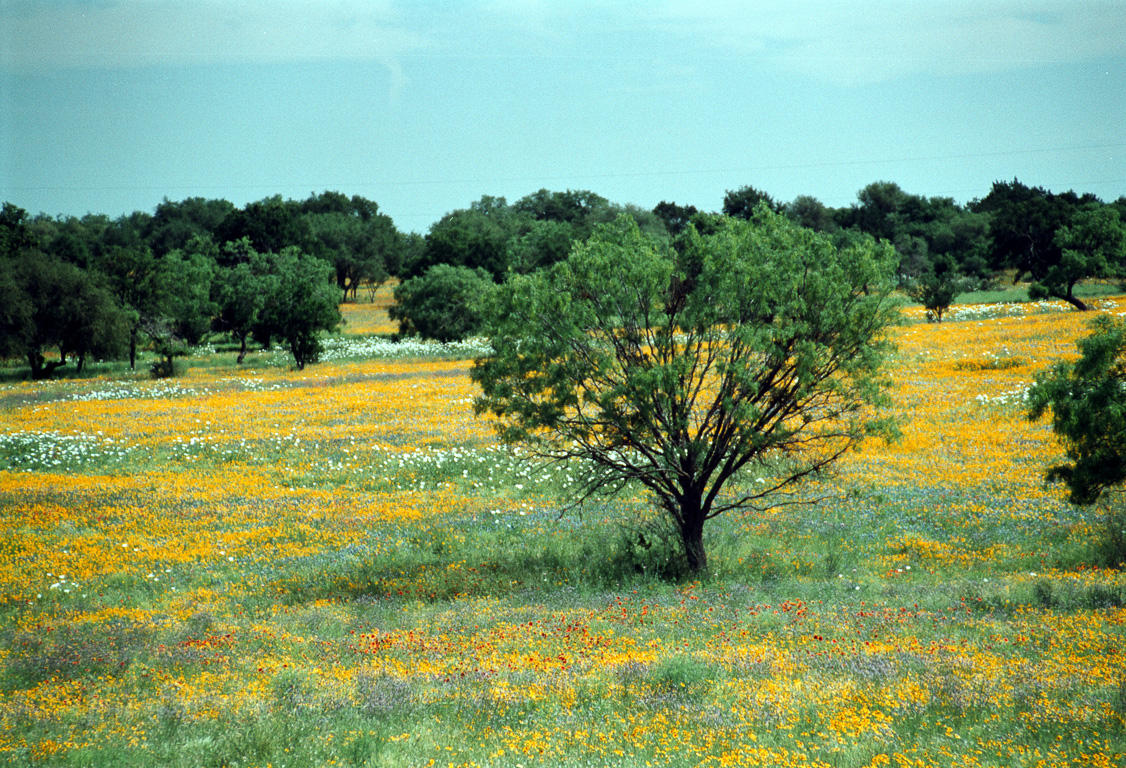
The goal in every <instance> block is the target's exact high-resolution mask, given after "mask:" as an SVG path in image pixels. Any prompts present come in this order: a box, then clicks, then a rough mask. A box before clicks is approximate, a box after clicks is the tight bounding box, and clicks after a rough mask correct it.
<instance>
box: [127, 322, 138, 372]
mask: <svg viewBox="0 0 1126 768" xmlns="http://www.w3.org/2000/svg"><path fill="white" fill-rule="evenodd" d="M129 370H131V371H135V370H137V329H136V328H134V329H133V330H132V331H130V333H129Z"/></svg>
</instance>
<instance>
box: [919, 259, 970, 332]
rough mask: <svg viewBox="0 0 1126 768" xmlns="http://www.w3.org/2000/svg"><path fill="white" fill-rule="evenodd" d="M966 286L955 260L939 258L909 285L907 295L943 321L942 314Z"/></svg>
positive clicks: (935, 318)
mask: <svg viewBox="0 0 1126 768" xmlns="http://www.w3.org/2000/svg"><path fill="white" fill-rule="evenodd" d="M964 288H965V281H964V280H963V279H962V278H961V277H960V276H959V275H958V273H957V272H955V271H954V263H953V261H952V260H950V259H949V258H938V259H935V262H934V264H932V265H931V268H930V270H929V271H928V272H927V273H926V274H924V275H923V276H922V277H920V278H918V279H917V280H915V281H913V282H912V283H911V284H910V285H909V286H907V296H908V297H910V299H911V300H912V301H917V302H918V303H920V304H922V305H923V308H924V309H926V310H927V314H928V315H929V316H930V317H933V318H934V320H935V322H938V323H941V322H942V316H943V315H945V314H946V310H948V309H950V305H951V304H953V303H954V299H956V298H958V294H960V293H961V292H962V291H963V290H964Z"/></svg>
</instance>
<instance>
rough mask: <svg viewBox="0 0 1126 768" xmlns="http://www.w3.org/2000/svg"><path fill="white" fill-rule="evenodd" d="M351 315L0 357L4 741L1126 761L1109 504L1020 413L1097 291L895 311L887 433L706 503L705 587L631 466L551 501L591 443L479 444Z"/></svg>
mask: <svg viewBox="0 0 1126 768" xmlns="http://www.w3.org/2000/svg"><path fill="white" fill-rule="evenodd" d="M1104 301H1105V304H1103V305H1101V306H1103V308H1104V309H1105V310H1107V311H1115V312H1122V311H1126V304H1124V303H1123V302H1122V301H1121V300H1120V299H1116V300H1104ZM347 311H348V313H349V320H350V322H349V326H347V330H348V331H349V333H348V334H347V335H346V336H344V337H343V338H342V339H341V340H340V341H339V342H338V349H337V351H338V354H337V355H336V356H330V357H329V359H327V360H326V361H325V362H322V363H320V364H317V365H315V366H311V367H309V368H307V369H306V370H305V371H303V372H300V373H299V372H296V371H293V370H291V366H290V365H289V364H288V363H287V362H286V361H285V358H284V355H281V354H280V353H256V354H255V355H254V356H252V357H251V358H250V359H249V361H250V362H249V364H248V365H244V366H243V367H238V366H236V365H235V364H234V362H233V352H232V351H229V350H224V351H219V352H217V353H215V354H214V355H208V356H206V357H192V358H188V359H186V360H184V361H182V362H183V371H184V372H183V374H182V376H180V377H179V378H177V379H175V380H172V381H162V382H154V381H151V380H148V379H147V378H145V377H143V376H130V375H128V374H126V373H125V372H124V371H122V370H118V369H110V370H107V371H96V372H94V373H95V374H96V375H93V376H90V377H87V378H82V379H77V378H76V379H63V380H59V381H54V382H45V383H44V382H40V383H34V384H33V383H30V382H24V381H18V380H17V379H18V373H17V372H16V371H15V369H9V370H7V371H4V372H2V373H4V374H5V375H8V376H9V378H7V379H3V381H4V382H5V383H3V384H0V412H2V413H3V419H2V422H0V526H2V527H3V530H2V531H0V722H2V723H3V726H2V728H0V760H6V761H7V762H9V763H10V764H15V765H47V766H115V767H116V766H151V765H162V766H164V765H167V766H193V767H194V766H235V765H238V766H283V765H284V766H314V765H315V766H321V765H372V766H426V765H440V766H449V765H454V766H516V765H522V766H532V765H551V766H555V765H563V766H639V767H640V766H659V765H669V766H680V765H686V764H690V765H778V766H817V767H818V768H823V767H825V766H855V767H856V768H861V767H867V766H883V765H887V766H964V765H1006V766H1010V765H1018V766H1019V765H1030V766H1031V765H1046V766H1088V765H1094V766H1099V765H1104V766H1114V765H1121V764H1123V762H1124V760H1126V673H1124V671H1123V670H1124V668H1126V665H1124V664H1123V662H1122V648H1123V647H1126V630H1124V629H1123V627H1124V626H1126V625H1124V620H1126V609H1124V608H1123V605H1124V604H1126V577H1124V576H1123V574H1122V573H1121V572H1119V571H1113V570H1108V569H1106V568H1105V567H1103V566H1102V565H1099V566H1098V567H1096V564H1098V563H1101V562H1105V561H1104V560H1101V558H1104V557H1106V556H1107V555H1106V552H1105V541H1104V540H1103V537H1102V532H1103V531H1104V530H1105V528H1104V526H1105V524H1106V520H1107V519H1108V518H1107V513H1106V511H1104V510H1099V509H1093V510H1085V509H1077V508H1074V507H1071V506H1069V505H1067V504H1066V503H1064V501H1063V500H1062V494H1061V493H1059V492H1058V491H1056V490H1054V489H1046V488H1044V487H1043V485H1042V483H1041V476H1042V472H1043V469H1044V467H1046V466H1048V465H1049V464H1050V463H1052V462H1053V461H1058V459H1059V448H1058V446H1057V445H1056V444H1055V443H1054V441H1053V440H1052V437H1051V434H1050V431H1049V430H1048V427H1047V425H1046V424H1044V423H1039V424H1030V423H1028V422H1027V421H1026V420H1025V419H1024V418H1023V414H1022V411H1021V406H1020V399H1021V396H1022V392H1023V389H1024V387H1026V386H1027V385H1028V383H1029V382H1030V381H1031V380H1032V377H1033V376H1034V375H1035V373H1036V371H1038V370H1040V369H1042V368H1043V367H1044V366H1046V365H1048V364H1050V362H1051V361H1052V360H1054V359H1055V358H1056V357H1058V356H1059V355H1063V354H1074V351H1075V346H1074V342H1075V339H1076V338H1078V337H1079V336H1080V335H1081V334H1082V333H1084V332H1085V325H1084V322H1085V320H1086V318H1085V317H1082V316H1080V315H1079V314H1078V313H1070V312H1062V311H1041V310H1037V311H1026V312H1020V313H997V314H994V315H990V314H988V313H979V314H975V315H969V316H966V317H965V318H963V319H962V320H961V321H958V320H957V318H955V320H954V321H953V322H944V323H942V324H941V325H928V324H914V325H906V326H904V327H902V328H900V329H898V330H897V337H898V338H897V340H898V343H899V345H900V358H899V362H898V363H897V366H896V369H895V371H894V380H895V396H896V401H897V408H898V409H899V411H900V416H901V419H902V422H903V439H902V440H901V441H900V442H899V443H897V444H894V445H891V446H887V445H884V444H882V443H873V444H872V445H870V446H866V448H865V450H864V451H863V452H861V453H859V454H856V455H854V456H851V457H849V458H848V460H847V461H845V462H843V463H842V464H841V466H840V467H839V472H838V474H837V475H836V476H835V477H833V478H828V479H825V480H822V481H820V483H821V484H820V485H819V486H816V487H811V488H810V489H809V490H810V493H812V494H817V495H823V494H825V493H829V494H830V495H831V497H832V498H831V499H830V500H829V501H827V502H824V503H822V504H820V505H818V506H815V507H808V508H789V507H786V508H775V509H770V510H765V511H762V512H758V513H753V514H748V515H746V516H739V515H733V516H727V517H724V518H718V519H717V520H714V521H712V523H711V524H710V527H709V529H708V531H707V533H706V536H707V544H708V547H709V558H710V562H711V565H712V571H711V573H710V575H709V577H708V578H707V579H706V580H703V581H693V580H691V579H689V578H687V577H685V576H684V574H683V573H681V572H680V571H679V570H678V568H677V560H676V559H675V557H674V556H673V555H674V554H675V550H674V549H673V548H672V547H670V546H669V545H668V543H667V541H666V539H665V537H664V535H663V534H662V528H661V521H660V520H659V519H654V518H653V517H652V513H651V511H650V508H649V507H648V505H647V504H646V501H645V499H644V498H642V497H640V496H634V495H629V494H627V495H625V496H623V497H621V498H617V499H612V500H604V501H599V502H597V503H593V504H590V505H588V506H587V507H586V508H585V509H584V510H583V512H582V515H581V517H580V516H578V515H575V514H568V515H565V516H563V517H560V514H559V510H560V509H561V508H562V507H563V506H564V505H565V504H566V503H567V502H568V501H569V500H570V498H571V493H572V489H573V488H574V486H575V479H576V478H577V477H579V476H580V475H581V473H582V471H583V468H582V467H581V466H578V465H575V466H568V467H543V466H539V465H537V464H535V463H534V462H531V461H529V460H528V458H527V457H526V456H523V455H521V454H519V453H514V452H511V451H507V450H505V449H503V448H501V447H499V446H497V445H496V444H495V441H494V438H493V437H492V435H491V432H490V430H489V428H488V424H487V423H482V422H481V421H480V420H479V419H477V418H476V417H475V416H474V415H473V414H472V407H471V402H470V401H471V398H472V396H473V394H474V393H473V389H472V386H471V384H470V382H469V379H468V366H469V362H468V357H469V356H471V355H470V353H469V350H465V349H463V350H457V349H449V348H437V347H425V348H424V347H403V348H400V349H399V352H400V355H401V356H398V357H396V356H395V355H394V354H393V350H389V349H388V348H387V346H386V345H385V342H382V341H381V340H380V337H379V334H380V333H382V332H383V331H381V330H379V329H380V328H382V325H381V324H383V323H385V306H382V305H380V304H379V303H378V302H377V303H376V304H375V305H369V304H357V305H349V307H348V308H347ZM908 311H910V310H908ZM381 313H382V314H381ZM1118 519H1121V517H1119V518H1118Z"/></svg>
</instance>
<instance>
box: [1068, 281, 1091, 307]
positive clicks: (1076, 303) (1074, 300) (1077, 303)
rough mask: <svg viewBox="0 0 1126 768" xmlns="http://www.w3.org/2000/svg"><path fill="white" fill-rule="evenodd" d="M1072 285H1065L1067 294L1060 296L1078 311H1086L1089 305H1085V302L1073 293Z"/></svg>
mask: <svg viewBox="0 0 1126 768" xmlns="http://www.w3.org/2000/svg"><path fill="white" fill-rule="evenodd" d="M1074 287H1075V286H1074V284H1073V285H1069V286H1067V295H1066V296H1062V297H1061V298H1062V299H1063V300H1064V301H1066V302H1067V303H1068V304H1070V305H1071V306H1073V307H1075V308H1076V309H1078V310H1079V311H1080V312H1086V311H1087V310H1088V309H1090V307H1089V306H1087V304H1086V302H1084V301H1083V300H1082V299H1080V298H1079V297H1078V296H1076V295H1075V294H1074V293H1073V290H1074Z"/></svg>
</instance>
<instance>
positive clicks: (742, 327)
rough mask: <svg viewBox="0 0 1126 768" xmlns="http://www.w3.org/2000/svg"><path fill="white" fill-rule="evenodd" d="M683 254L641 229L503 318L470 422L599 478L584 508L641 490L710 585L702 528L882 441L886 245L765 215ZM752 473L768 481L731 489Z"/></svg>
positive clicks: (613, 229)
mask: <svg viewBox="0 0 1126 768" xmlns="http://www.w3.org/2000/svg"><path fill="white" fill-rule="evenodd" d="M710 224H711V225H714V226H709V227H708V229H709V231H710V234H708V235H707V236H702V235H700V234H698V233H697V231H696V228H695V226H693V227H690V228H689V229H688V231H687V234H686V240H685V242H684V247H683V248H682V249H681V250H680V251H679V252H676V251H673V250H672V249H670V248H668V247H667V246H663V245H659V244H657V243H656V242H654V241H653V240H651V239H648V238H646V237H645V236H644V235H643V234H642V233H641V232H640V230H639V229H638V227H637V225H636V224H635V223H634V222H633V221H632V220H631V219H629V218H628V217H621V218H619V219H618V220H617V221H616V222H614V223H612V224H610V225H607V226H604V227H602V228H601V229H599V230H597V231H596V232H595V234H594V235H593V236H592V237H591V238H590V240H588V241H587V242H586V243H585V244H583V245H581V246H578V247H576V249H575V250H574V251H573V252H572V254H571V256H570V257H569V258H568V259H567V261H565V262H562V263H560V264H557V265H556V266H555V267H553V268H552V269H551V270H550V271H546V272H541V273H537V274H534V275H529V276H520V277H515V278H513V279H511V280H510V281H509V282H507V283H506V284H505V285H503V286H501V287H500V288H499V289H498V290H497V292H496V294H495V299H494V300H493V301H492V302H491V305H490V311H489V314H488V321H487V326H486V333H487V334H488V335H489V337H490V340H491V343H492V348H493V350H494V351H493V353H492V354H491V355H489V356H488V357H484V358H481V359H478V360H476V361H475V363H474V367H473V370H472V374H471V375H472V378H473V380H474V381H475V382H476V383H477V384H478V385H480V387H481V390H482V394H481V396H480V397H479V398H478V399H477V401H476V404H475V407H476V410H477V411H478V413H484V412H489V413H492V414H494V415H495V416H496V417H497V418H498V429H499V432H500V435H501V437H502V439H503V440H505V441H506V442H508V443H524V444H527V445H530V446H531V447H532V449H533V450H534V451H535V452H537V453H538V454H539V455H540V456H542V457H546V458H549V459H555V460H567V459H573V458H577V459H584V460H586V461H588V462H590V463H591V464H592V465H593V466H594V468H595V470H594V471H593V472H592V473H591V474H589V476H588V477H587V478H586V480H585V483H586V485H585V488H584V489H583V492H582V494H581V496H580V498H579V500H578V501H579V502H581V501H582V500H584V499H586V498H589V497H590V496H591V495H592V494H594V493H596V492H599V491H610V492H613V491H615V490H617V489H621V488H622V487H624V486H625V485H627V484H631V483H636V484H640V485H641V486H643V487H644V488H646V489H648V491H649V492H651V493H652V495H653V497H654V499H655V501H656V502H657V504H658V505H659V507H660V508H661V509H662V510H663V511H664V512H665V513H666V514H667V515H668V517H669V519H671V520H672V521H673V522H674V524H675V526H676V529H677V531H678V532H679V534H680V543H681V544H682V546H683V552H684V556H685V558H686V563H687V566H688V568H689V570H690V571H693V572H696V573H700V572H704V571H706V570H707V554H706V550H705V546H704V539H703V532H704V524H705V523H706V522H707V521H708V520H710V519H712V518H714V517H716V516H718V515H721V514H723V513H724V512H728V511H731V510H736V509H741V508H747V507H757V506H758V505H759V504H765V505H770V506H772V505H777V504H778V503H785V502H786V501H787V500H792V498H791V497H789V496H788V495H787V494H788V490H789V488H790V486H792V485H793V484H795V483H797V482H798V481H800V480H801V479H803V478H806V477H808V476H810V475H812V474H814V473H816V472H819V471H820V470H822V469H825V468H826V467H828V466H829V465H831V464H832V463H833V462H834V461H836V460H837V459H838V458H840V457H841V456H842V455H843V454H844V453H845V452H846V451H848V450H849V449H851V448H854V447H855V446H856V445H857V444H858V443H859V442H860V440H862V439H863V438H864V437H865V436H866V435H869V434H871V433H873V432H883V433H884V434H885V435H886V434H888V432H889V431H890V430H891V429H893V426H892V425H891V424H890V422H888V421H880V420H877V419H876V418H875V415H874V412H873V410H872V406H880V405H882V404H884V403H885V402H886V399H885V394H884V386H885V384H886V381H885V378H884V376H883V370H884V364H885V361H886V359H887V357H888V355H889V353H890V343H889V341H888V340H887V337H886V335H885V330H886V329H887V328H888V326H889V324H891V323H892V322H894V319H895V318H896V316H897V310H896V307H895V304H894V302H893V301H892V300H891V298H890V290H891V282H892V281H891V277H892V273H893V269H894V265H895V257H894V252H893V251H892V250H891V248H890V246H887V245H876V244H875V243H872V242H865V243H862V244H860V245H858V246H855V247H850V248H847V249H844V250H838V249H837V248H836V247H834V246H833V244H832V243H831V242H830V241H829V240H828V239H826V238H825V237H823V236H821V235H818V234H816V233H814V232H812V231H809V230H804V229H801V228H799V227H797V226H795V225H794V224H792V223H790V222H789V221H788V220H786V219H785V217H783V216H780V215H777V214H774V213H772V212H770V211H769V210H768V208H767V207H766V206H765V205H761V206H759V208H758V209H757V210H756V211H755V213H754V215H753V216H752V217H751V219H750V221H742V220H736V219H730V218H723V217H717V218H716V219H715V220H714V221H713V222H710ZM751 469H753V470H754V471H755V473H756V474H757V475H759V477H756V480H760V479H761V480H762V481H763V482H761V483H760V482H753V483H743V484H740V483H738V482H735V481H736V480H737V478H739V477H740V475H741V474H742V473H744V471H745V470H751Z"/></svg>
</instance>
